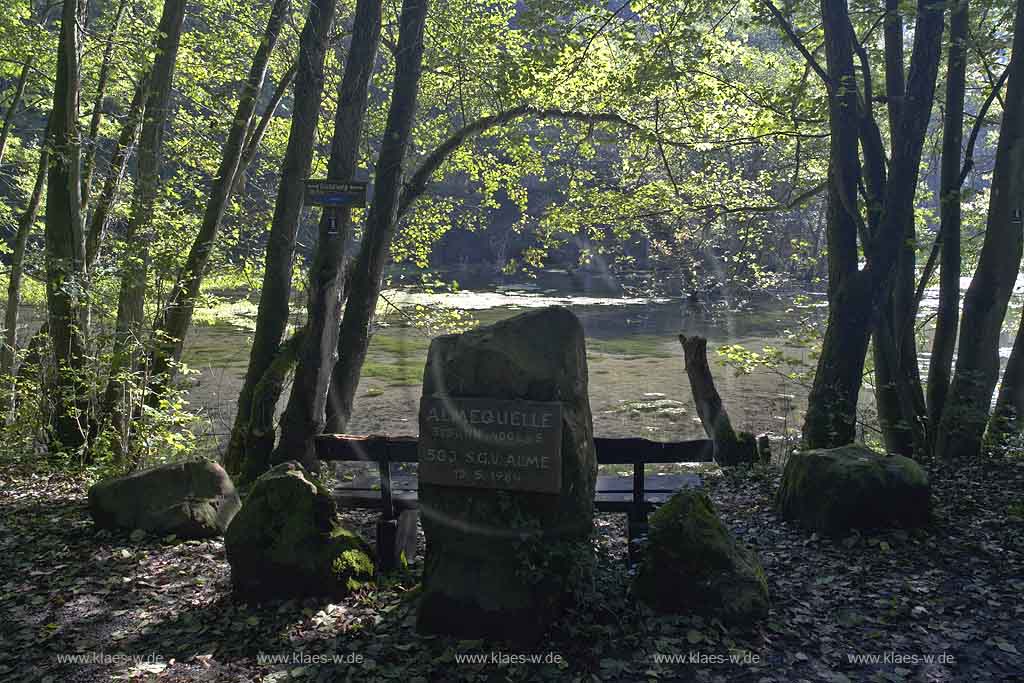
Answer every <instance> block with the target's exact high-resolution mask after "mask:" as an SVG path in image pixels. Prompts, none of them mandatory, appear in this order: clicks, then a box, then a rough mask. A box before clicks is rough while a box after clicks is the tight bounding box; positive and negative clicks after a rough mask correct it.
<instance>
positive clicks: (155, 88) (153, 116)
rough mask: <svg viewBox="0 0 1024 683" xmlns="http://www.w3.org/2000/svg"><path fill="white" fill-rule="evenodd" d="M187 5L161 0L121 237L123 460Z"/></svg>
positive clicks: (115, 406) (114, 394) (112, 392)
mask: <svg viewBox="0 0 1024 683" xmlns="http://www.w3.org/2000/svg"><path fill="white" fill-rule="evenodd" d="M185 9H186V2H185V0H165V2H164V7H163V13H162V16H161V17H160V25H159V27H158V29H157V33H158V38H157V52H156V58H155V60H154V62H153V70H152V72H151V76H150V78H149V80H148V83H149V87H148V89H147V90H148V93H147V96H146V105H145V112H146V114H145V117H144V120H143V122H142V132H141V134H140V136H139V149H138V171H137V174H136V179H135V196H134V198H133V200H132V213H131V219H130V220H129V221H128V229H127V231H126V234H125V247H126V248H125V257H124V258H125V261H124V263H123V264H122V266H121V290H120V294H119V296H118V301H117V327H116V331H115V335H114V349H113V359H112V361H111V368H110V380H109V383H108V385H107V390H106V394H105V397H104V408H105V412H109V413H110V416H111V418H112V420H113V424H114V426H115V428H116V429H117V431H118V433H119V434H120V435H121V444H120V449H121V455H122V456H125V455H126V454H127V449H128V446H129V443H128V441H129V440H130V438H129V432H128V429H127V427H128V425H127V422H126V420H127V418H128V417H129V416H130V414H131V411H132V410H134V409H135V406H125V405H124V404H125V401H124V393H125V390H126V387H127V385H126V384H125V383H124V381H123V375H124V373H127V372H134V371H135V369H136V366H137V361H138V356H139V346H140V343H139V342H140V340H142V338H143V324H142V323H143V317H144V307H145V301H146V281H147V278H148V272H149V243H150V242H151V241H152V233H153V210H154V207H155V205H156V198H157V194H158V192H159V184H160V163H161V156H162V151H163V138H164V129H165V127H166V125H167V122H168V119H169V118H170V109H171V87H172V83H173V81H174V67H175V62H176V61H177V56H178V46H179V44H180V42H181V27H182V23H183V22H184V19H185Z"/></svg>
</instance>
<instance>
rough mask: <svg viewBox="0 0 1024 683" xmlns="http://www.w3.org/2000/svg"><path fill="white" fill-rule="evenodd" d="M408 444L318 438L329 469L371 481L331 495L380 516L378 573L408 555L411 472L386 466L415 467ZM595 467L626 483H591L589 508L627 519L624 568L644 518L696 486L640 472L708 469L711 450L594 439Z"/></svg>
mask: <svg viewBox="0 0 1024 683" xmlns="http://www.w3.org/2000/svg"><path fill="white" fill-rule="evenodd" d="M416 445H417V439H416V437H409V436H406V437H387V436H352V435H348V434H325V435H323V436H320V437H318V439H317V441H316V450H317V455H318V457H319V458H320V459H321V460H324V461H329V462H373V463H376V464H377V473H376V474H374V473H368V474H362V475H358V476H356V477H355V478H354V479H353V480H352V481H351V482H345V483H344V484H343V485H341V486H339V487H338V488H337V489H335V490H334V492H333V493H334V497H335V499H336V500H337V501H338V504H339V505H340V506H341V507H347V508H366V509H373V510H378V509H379V510H380V511H381V516H380V520H379V521H378V522H377V554H378V556H379V557H378V561H379V563H380V566H381V569H383V570H389V569H392V568H394V567H396V566H398V565H399V564H400V563H401V561H402V560H401V558H402V556H403V555H404V557H405V558H407V559H411V558H413V557H415V555H416V522H417V519H418V517H419V501H418V497H417V493H418V483H417V479H416V475H415V474H413V473H411V472H401V471H399V472H397V473H396V472H395V471H393V470H392V466H393V465H401V464H405V463H415V462H417V461H418V457H417V448H416ZM594 446H595V448H596V450H597V462H598V464H599V465H628V466H631V467H632V470H633V471H632V475H620V476H606V475H601V476H598V478H597V488H596V492H595V496H594V506H595V508H596V509H597V510H598V511H600V512H613V513H624V514H626V515H627V520H628V523H627V534H628V540H629V554H630V560H631V561H632V559H633V545H634V544H633V541H634V539H636V538H638V537H639V536H642V535H644V534H645V533H646V532H647V516H648V514H649V513H650V512H651V511H652V510H653V509H654V508H655V507H656V506H657V505H659V504H661V503H664V502H665V501H666V500H668V498H669V497H670V496H671V495H672V494H673V493H675V492H676V491H678V490H679V489H681V488H683V487H684V486H700V477H699V476H698V475H696V474H652V475H648V474H647V473H646V471H645V465H648V464H665V463H681V462H685V463H703V462H712V461H713V456H714V444H713V442H712V441H710V440H708V439H697V440H694V441H677V442H671V443H661V442H657V441H648V440H647V439H635V438H631V439H608V438H600V437H598V438H595V439H594Z"/></svg>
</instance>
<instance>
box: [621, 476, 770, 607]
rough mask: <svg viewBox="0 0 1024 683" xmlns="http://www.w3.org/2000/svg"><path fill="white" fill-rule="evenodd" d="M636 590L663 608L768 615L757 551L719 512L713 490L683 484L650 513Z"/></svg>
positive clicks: (634, 587)
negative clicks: (710, 494)
mask: <svg viewBox="0 0 1024 683" xmlns="http://www.w3.org/2000/svg"><path fill="white" fill-rule="evenodd" d="M641 552H642V559H641V560H640V563H639V566H638V567H637V571H636V574H635V576H634V578H633V594H634V595H635V596H636V597H638V598H639V599H640V600H643V601H644V602H645V603H647V604H648V605H650V606H651V607H653V608H654V609H656V610H658V611H660V612H670V613H681V614H690V613H692V614H700V615H703V616H709V617H718V618H719V619H721V620H722V621H725V622H729V623H733V624H748V623H750V622H753V621H756V620H758V619H762V618H764V617H766V616H767V615H768V606H769V602H768V584H767V582H766V581H765V576H764V570H763V569H762V568H761V563H760V561H759V560H758V558H757V555H756V554H754V552H753V551H751V550H749V549H747V548H745V547H743V546H741V545H740V544H739V543H737V541H736V539H735V538H734V537H733V535H732V534H731V533H730V531H729V530H728V529H727V528H726V526H725V525H724V524H723V523H722V521H721V520H720V519H719V518H718V515H717V514H716V513H715V509H714V506H713V505H712V504H711V500H710V499H709V498H708V496H707V494H706V493H704V492H703V491H700V490H698V489H683V490H682V491H680V492H679V493H677V494H675V495H674V496H672V497H671V498H670V499H669V500H668V501H667V502H666V503H665V504H664V505H662V506H661V507H660V508H658V509H657V510H656V511H655V512H654V513H653V514H652V515H651V518H650V526H649V530H648V535H647V541H646V543H645V544H644V545H643V548H642V550H641Z"/></svg>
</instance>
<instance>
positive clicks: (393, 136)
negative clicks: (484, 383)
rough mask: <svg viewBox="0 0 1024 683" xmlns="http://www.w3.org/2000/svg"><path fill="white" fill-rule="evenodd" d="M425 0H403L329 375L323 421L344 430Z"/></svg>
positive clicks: (387, 241) (411, 92) (404, 129)
mask: <svg viewBox="0 0 1024 683" xmlns="http://www.w3.org/2000/svg"><path fill="white" fill-rule="evenodd" d="M427 6H428V2H427V0H403V2H402V14H401V17H400V19H399V33H398V50H397V53H396V55H397V56H396V63H395V85H394V89H393V91H392V95H391V106H390V107H389V109H388V119H387V124H386V126H385V128H384V138H383V141H382V142H381V148H380V156H379V157H378V159H377V167H376V183H375V186H374V195H373V203H372V205H371V206H370V211H369V215H368V216H367V219H366V231H365V236H364V237H363V241H362V244H361V245H360V249H359V255H358V257H357V258H356V262H355V265H354V267H353V270H352V276H351V278H350V281H351V290H350V291H349V295H348V301H347V302H346V304H345V318H344V321H343V323H342V326H341V334H340V335H339V338H338V350H339V360H338V363H337V364H336V365H335V366H334V372H333V373H332V376H331V389H330V393H329V394H328V405H327V411H328V415H327V422H328V424H330V425H331V426H332V431H339V432H340V431H344V430H345V426H346V425H347V424H348V421H349V418H350V417H351V416H352V402H353V400H354V398H355V393H356V389H357V388H358V386H359V374H360V372H361V371H362V367H363V361H364V360H365V359H366V349H367V347H368V346H369V344H370V324H371V321H372V319H373V313H374V311H375V310H376V308H377V299H378V297H379V296H380V287H381V278H382V277H383V273H384V264H385V262H386V261H387V258H388V252H389V249H390V247H391V239H392V237H393V236H394V233H395V227H396V224H397V213H398V203H399V202H398V200H399V192H400V191H401V189H402V188H401V185H402V162H403V159H404V157H405V150H406V147H407V146H408V144H409V138H410V135H411V133H412V124H413V119H414V116H415V113H416V98H417V95H418V93H419V81H420V73H421V70H422V66H423V31H424V26H425V25H426V21H427Z"/></svg>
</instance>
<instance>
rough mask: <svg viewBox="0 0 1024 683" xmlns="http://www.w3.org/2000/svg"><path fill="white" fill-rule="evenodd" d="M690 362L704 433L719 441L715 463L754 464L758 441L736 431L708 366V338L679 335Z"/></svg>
mask: <svg viewBox="0 0 1024 683" xmlns="http://www.w3.org/2000/svg"><path fill="white" fill-rule="evenodd" d="M679 343H680V344H682V345H683V358H684V359H685V361H686V376H687V377H688V378H689V380H690V391H691V392H692V393H693V402H694V403H695V404H696V406H697V415H698V416H699V417H700V423H701V425H703V426H704V433H705V434H707V435H708V438H709V439H711V440H712V441H714V442H715V462H717V463H718V464H719V465H722V466H730V465H737V464H739V463H752V462H754V460H755V459H756V457H757V442H756V440H755V439H754V437H753V435H752V434H747V433H738V432H736V431H734V430H733V428H732V422H731V421H730V420H729V414H728V413H727V412H726V411H725V406H724V405H722V397H721V396H719V395H718V389H716V388H715V379H714V377H712V376H711V368H710V367H709V366H708V353H707V346H708V340H707V339H705V338H703V337H686V336H684V335H679Z"/></svg>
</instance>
